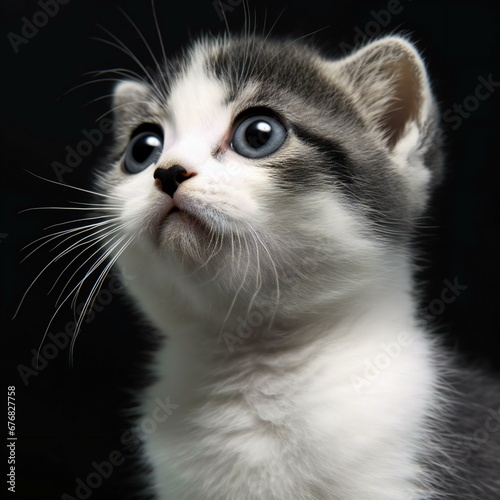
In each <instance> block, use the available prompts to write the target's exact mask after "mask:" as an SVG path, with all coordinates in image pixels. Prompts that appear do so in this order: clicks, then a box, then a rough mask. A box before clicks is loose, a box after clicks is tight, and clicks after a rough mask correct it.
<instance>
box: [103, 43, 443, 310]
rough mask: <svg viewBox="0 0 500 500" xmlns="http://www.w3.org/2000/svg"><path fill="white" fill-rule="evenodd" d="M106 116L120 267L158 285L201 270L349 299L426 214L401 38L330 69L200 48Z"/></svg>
mask: <svg viewBox="0 0 500 500" xmlns="http://www.w3.org/2000/svg"><path fill="white" fill-rule="evenodd" d="M395 102H398V106H394V103H395ZM115 106H116V112H115V127H116V131H117V134H116V135H117V151H119V152H120V153H121V157H120V160H119V161H118V162H116V164H115V165H114V166H113V168H112V170H111V171H109V172H107V173H106V174H105V176H104V178H103V179H102V181H101V185H102V186H103V187H104V189H105V190H106V192H107V193H108V194H109V195H111V196H112V199H113V202H112V204H113V205H115V209H116V210H118V217H119V221H120V222H121V223H122V224H123V229H122V231H123V236H125V238H126V239H128V238H129V237H130V238H133V243H132V244H131V245H130V246H129V248H128V249H127V251H126V253H125V256H124V258H128V259H129V261H135V262H143V263H144V261H146V260H147V261H148V262H150V263H151V265H153V266H154V267H155V269H156V270H157V272H158V273H160V274H162V273H165V275H166V276H169V278H168V279H173V277H172V275H173V274H178V275H179V276H181V275H182V276H187V275H190V276H196V275H197V274H198V275H199V276H201V279H202V280H205V281H206V279H207V278H208V279H211V280H212V286H213V287H215V289H217V287H218V286H219V290H221V291H225V292H228V293H227V295H228V296H231V297H233V296H234V292H235V290H238V293H239V294H240V295H241V297H246V299H248V297H255V296H257V295H259V293H271V291H273V290H274V291H276V288H277V287H278V288H279V287H280V285H281V290H282V292H281V293H285V294H287V293H292V294H293V293H294V294H295V295H297V297H289V298H294V299H296V302H300V301H301V300H302V299H299V298H298V292H297V290H299V289H300V294H302V296H303V295H304V293H305V292H306V293H310V294H313V292H312V290H313V288H314V290H322V287H321V283H324V284H325V289H326V288H329V289H330V290H331V291H332V292H331V293H334V292H336V291H337V292H338V293H340V290H342V293H346V292H347V291H350V292H352V293H356V292H355V290H356V287H357V285H358V283H357V280H359V282H361V281H362V280H363V279H365V278H367V277H369V274H370V273H374V274H378V269H379V268H383V267H384V266H385V265H386V263H387V261H388V260H387V259H388V256H389V257H390V256H394V254H395V252H396V250H395V248H399V249H401V248H403V247H404V245H405V242H406V240H407V238H408V235H409V234H410V231H411V229H412V226H413V223H414V220H415V218H416V217H418V215H419V214H420V212H421V210H422V207H423V206H424V204H425V200H426V191H427V185H428V181H429V178H430V176H431V169H432V167H434V166H433V165H424V161H425V160H428V159H430V158H431V156H432V155H433V154H435V149H436V145H435V144H432V143H430V145H429V144H427V145H426V144H425V141H427V140H428V136H429V135H432V134H434V133H435V132H434V131H433V127H432V106H431V99H430V95H429V92H428V88H427V82H426V79H425V71H424V70H423V67H422V66H421V63H420V60H419V59H418V56H417V55H416V53H415V52H414V51H413V49H412V48H411V47H410V46H409V45H408V44H407V43H406V42H403V41H401V40H399V39H386V40H382V41H381V42H377V43H376V44H372V45H371V46H369V47H367V48H365V49H363V51H360V52H359V53H358V54H355V55H354V56H351V57H350V58H348V59H345V60H342V61H337V62H330V61H326V60H324V59H323V58H321V57H320V56H319V55H317V54H316V53H314V52H312V51H310V50H309V49H306V48H303V47H299V46H297V45H295V44H288V43H286V42H273V43H271V42H263V41H261V40H258V39H252V40H233V41H229V42H220V41H214V42H204V43H202V44H199V45H197V46H196V47H195V48H194V49H193V50H192V51H191V52H190V54H189V56H188V57H187V58H186V60H185V61H183V62H182V64H178V65H177V66H176V69H175V70H172V71H165V74H163V75H161V77H160V78H158V79H156V80H155V81H154V82H153V81H152V82H150V83H149V84H148V85H145V84H142V83H141V84H139V83H136V82H124V83H122V84H120V85H119V86H118V87H117V88H116V91H115ZM428 163H429V162H428ZM388 249H390V250H388ZM127 256H128V257H127ZM391 258H392V257H391ZM287 280H288V281H289V280H291V281H293V282H294V283H295V284H297V283H298V284H300V286H299V287H298V288H297V286H296V287H295V292H293V290H292V292H290V291H287V288H288V289H289V288H290V286H288V287H287V283H286V281H287ZM283 285H284V286H283ZM288 285H289V283H288ZM291 288H292V289H293V288H294V287H291Z"/></svg>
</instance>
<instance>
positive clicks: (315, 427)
mask: <svg viewBox="0 0 500 500" xmlns="http://www.w3.org/2000/svg"><path fill="white" fill-rule="evenodd" d="M114 106H115V128H116V151H117V152H118V153H121V152H123V151H124V150H125V149H126V147H127V143H128V141H129V140H130V136H131V134H132V133H133V131H134V129H136V128H137V127H138V126H140V125H141V124H143V123H154V124H156V125H158V126H160V127H162V129H163V133H164V147H163V151H162V154H161V157H160V158H159V159H158V161H157V162H156V163H155V164H153V165H151V166H150V167H148V168H146V169H145V170H144V171H142V172H140V173H138V174H135V175H130V174H128V173H126V172H124V170H123V168H122V163H123V159H120V160H119V161H117V162H116V163H115V165H114V166H113V168H112V169H110V170H109V171H107V172H106V173H105V174H103V175H102V176H101V179H100V181H99V186H100V188H101V189H102V190H103V192H105V193H106V194H108V195H109V196H111V197H112V198H111V199H112V200H113V201H112V204H113V209H114V210H115V211H116V213H117V217H118V218H119V222H120V223H121V224H123V226H122V228H121V230H120V233H119V234H120V235H122V236H123V237H124V241H127V242H128V243H129V244H128V246H127V247H126V249H125V250H124V251H123V253H122V254H121V255H120V257H119V259H118V264H119V266H121V267H123V268H125V269H126V271H127V273H129V274H131V275H133V276H135V279H133V280H128V281H127V286H128V288H129V291H130V294H131V296H132V297H133V298H134V301H135V302H136V303H137V304H138V306H139V308H140V309H141V310H142V312H143V313H144V315H145V316H146V318H148V319H149V320H150V322H151V323H152V325H154V327H155V328H156V329H157V330H158V331H159V332H160V333H161V334H162V335H163V336H164V342H163V344H162V347H161V348H160V349H159V350H158V352H157V353H156V354H155V363H154V367H153V368H152V369H153V371H154V374H155V376H156V382H155V383H154V384H153V385H152V386H151V387H150V388H149V389H148V391H147V393H146V394H145V395H144V398H143V400H142V401H143V403H142V405H141V411H142V414H143V416H144V417H152V416H153V415H155V409H156V406H157V398H160V399H161V400H164V399H165V398H166V397H169V398H170V401H171V402H172V403H174V404H176V405H178V407H177V408H176V409H175V410H174V411H173V413H172V414H171V415H170V416H169V417H168V419H166V420H164V421H158V422H157V424H158V427H157V430H156V432H154V433H153V434H150V435H148V436H146V444H145V448H146V459H147V461H148V462H149V463H150V464H151V466H152V468H153V478H152V483H153V490H154V491H155V493H156V494H157V495H158V498H159V499H161V500H223V499H227V500H235V499H237V500H253V499H255V500H257V499H259V500H260V499H269V500H271V499H283V500H285V499H286V500H289V499H297V500H306V499H309V500H310V499H317V500H320V499H325V500H326V499H329V500H331V499H338V500H360V499H363V500H364V499H366V500H368V499H369V500H403V499H404V500H410V499H412V500H417V499H431V498H432V499H437V498H443V499H445V498H446V499H457V500H458V499H461V500H463V499H478V498H481V499H483V500H488V499H489V500H493V499H498V498H500V479H499V470H500V461H499V460H500V459H499V453H500V452H499V450H500V430H498V432H496V433H495V432H493V431H492V430H491V429H493V428H494V424H495V422H497V423H498V425H499V426H500V414H499V410H500V408H499V406H500V397H499V391H498V384H496V385H495V384H493V383H492V382H484V384H483V383H482V384H481V385H482V388H484V391H482V396H480V395H479V392H478V391H477V390H476V388H477V387H478V385H477V383H476V382H477V380H478V376H477V375H475V374H473V375H471V373H470V372H468V371H465V370H458V369H454V368H452V366H451V363H450V362H449V361H447V360H446V357H447V355H445V354H444V353H442V352H441V349H440V348H439V347H438V346H436V345H435V342H434V341H433V340H432V336H431V334H430V333H429V332H426V331H425V329H424V328H423V327H422V326H421V325H419V323H418V320H417V319H416V317H415V311H416V303H415V298H414V293H413V289H412V288H413V285H412V252H411V249H410V241H411V237H412V233H413V230H414V228H415V225H416V223H417V221H418V219H419V217H420V216H421V215H422V213H423V211H424V210H425V207H426V206H427V203H428V198H429V193H430V191H431V189H432V186H433V185H434V184H435V183H436V182H437V181H438V180H439V178H440V176H441V168H442V156H441V149H440V139H439V126H438V123H437V119H436V116H437V112H436V106H435V104H434V100H433V97H432V94H431V90H430V86H429V82H428V78H427V74H426V71H425V68H424V65H423V63H422V60H421V58H420V57H419V55H418V53H417V52H416V51H415V49H414V48H413V46H412V45H411V44H410V43H409V42H408V41H406V40H404V39H402V38H398V37H390V38H383V39H381V40H378V41H375V42H373V43H371V44H369V45H367V46H366V47H364V48H362V49H360V50H358V51H357V52H355V53H354V54H352V55H351V56H349V57H347V58H345V59H340V60H329V59H327V58H325V57H323V56H322V55H321V54H320V53H319V52H317V51H316V50H314V49H313V48H311V47H308V46H306V45H303V44H301V43H298V42H291V41H287V40H282V41H280V40H275V41H271V40H263V39H260V38H258V37H251V38H231V39H206V40H203V41H201V42H199V43H197V44H195V45H194V46H193V47H192V48H191V49H190V50H189V51H188V52H187V53H186V54H185V56H184V57H183V58H182V59H180V60H178V61H175V62H174V63H173V64H172V65H171V67H169V68H161V69H160V71H159V72H158V75H156V77H154V78H151V79H150V80H149V81H147V82H138V81H126V82H123V83H121V84H119V85H118V86H117V87H116V89H115V103H114ZM249 108H258V109H261V108H266V109H269V110H272V112H273V113H276V115H278V116H280V117H281V119H282V120H283V122H285V123H286V127H287V130H288V136H287V139H286V141H285V143H284V144H283V146H282V147H281V148H280V149H278V150H277V151H276V152H275V153H273V154H271V155H270V156H267V157H265V158H261V159H249V158H244V157H242V156H240V155H239V154H238V153H237V152H236V151H234V150H233V149H232V148H231V144H230V143H231V136H232V132H233V131H234V127H235V119H237V117H238V116H239V115H240V113H241V112H243V111H245V110H247V109H249ZM176 164H177V165H181V166H183V167H184V168H185V169H186V170H187V171H188V172H189V173H190V174H193V175H192V177H190V178H189V179H188V180H187V181H185V182H183V183H182V184H180V185H179V187H178V189H177V191H176V192H175V194H174V196H173V198H172V197H170V196H168V195H167V194H165V193H164V192H163V191H162V190H161V189H160V188H159V185H158V182H156V181H155V179H154V178H153V173H154V171H155V169H156V168H157V167H159V166H160V167H162V168H168V167H170V166H172V165H176ZM174 204H175V206H176V207H177V208H178V210H177V211H174V212H170V210H171V209H172V207H173V206H174ZM387 360H389V362H388V361H387ZM370 364H371V365H372V366H375V367H378V368H377V369H376V370H374V371H371V372H370V371H369V372H367V371H366V370H367V366H368V365H370ZM464 381H467V382H470V384H468V387H470V389H466V388H465V386H464V384H463V382H464ZM487 386H488V387H491V389H490V390H489V391H490V392H488V389H486V387H487ZM466 392H468V394H466ZM490 410H491V411H490ZM488 411H490V413H491V414H492V415H493V413H494V412H496V413H495V414H496V415H497V420H496V421H494V419H492V420H491V422H492V427H491V429H490V431H489V439H488V440H487V442H484V443H482V445H481V446H480V447H479V448H478V449H474V450H472V449H468V448H467V444H464V443H465V441H464V440H463V437H461V436H467V435H470V434H471V433H474V432H475V431H476V430H477V429H478V428H481V426H482V425H485V422H486V419H487V418H488V416H489V415H490V413H488ZM457 442H460V443H462V445H461V446H457ZM469 448H470V447H469ZM464 449H465V450H466V452H467V450H468V451H470V453H465V454H464ZM466 455H467V456H466Z"/></svg>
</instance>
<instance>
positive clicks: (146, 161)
mask: <svg viewBox="0 0 500 500" xmlns="http://www.w3.org/2000/svg"><path fill="white" fill-rule="evenodd" d="M142 127H143V130H142V131H140V130H139V131H137V132H136V133H135V135H134V136H133V137H132V139H131V140H130V142H129V145H128V147H127V149H126V151H125V158H124V164H123V166H124V169H125V171H126V172H127V173H129V174H137V173H139V172H142V171H143V170H145V169H146V168H148V167H149V166H151V165H152V164H153V163H155V162H157V161H158V158H159V157H160V156H161V152H162V149H163V133H162V130H161V129H159V127H157V126H155V125H153V124H151V125H150V124H146V125H144V126H142ZM144 128H147V130H144Z"/></svg>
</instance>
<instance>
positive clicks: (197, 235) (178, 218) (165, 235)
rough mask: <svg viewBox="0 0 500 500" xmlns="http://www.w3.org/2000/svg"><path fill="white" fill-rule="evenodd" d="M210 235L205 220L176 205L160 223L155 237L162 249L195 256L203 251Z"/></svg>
mask: <svg viewBox="0 0 500 500" xmlns="http://www.w3.org/2000/svg"><path fill="white" fill-rule="evenodd" d="M209 236H210V229H209V227H208V225H207V224H206V223H205V222H204V221H203V220H201V219H200V218H198V217H196V216H194V215H192V214H190V213H189V212H187V211H185V210H182V209H179V208H177V207H174V208H173V209H172V210H170V211H169V212H168V214H167V215H166V216H165V217H164V218H163V219H162V220H161V222H160V223H159V225H158V228H157V230H156V233H155V235H154V239H155V243H156V244H157V245H158V246H159V247H160V249H162V250H169V251H176V252H181V253H182V254H188V255H192V256H194V255H199V254H200V253H202V251H203V248H205V247H206V246H207V245H208V243H209V239H210V237H209Z"/></svg>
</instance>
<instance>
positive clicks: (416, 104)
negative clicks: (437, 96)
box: [380, 55, 423, 149]
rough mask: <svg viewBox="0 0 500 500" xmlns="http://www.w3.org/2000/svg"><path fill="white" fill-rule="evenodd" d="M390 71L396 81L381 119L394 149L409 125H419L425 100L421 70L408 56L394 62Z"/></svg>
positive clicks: (388, 142) (390, 144)
mask: <svg viewBox="0 0 500 500" xmlns="http://www.w3.org/2000/svg"><path fill="white" fill-rule="evenodd" d="M388 71H389V72H390V73H394V80H393V83H392V88H391V97H390V100H389V102H388V103H387V109H386V110H385V112H383V113H382V115H381V117H380V125H381V127H382V129H383V131H384V135H385V136H386V139H387V144H388V146H389V147H390V148H391V149H392V148H394V146H395V145H396V144H397V143H398V141H399V139H401V137H402V136H403V135H404V132H405V129H406V126H407V125H408V124H409V123H412V122H417V124H419V123H418V122H419V119H420V111H421V109H422V107H423V102H422V101H423V99H422V82H421V79H420V70H419V68H417V67H415V65H414V63H413V62H412V61H411V60H410V59H409V58H408V57H406V55H405V56H403V57H402V58H401V59H400V60H399V61H398V62H397V63H396V62H394V63H393V64H392V66H391V67H390V68H388Z"/></svg>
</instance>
